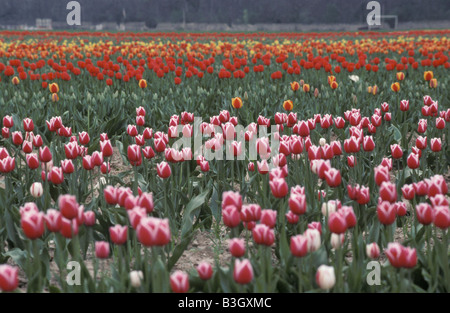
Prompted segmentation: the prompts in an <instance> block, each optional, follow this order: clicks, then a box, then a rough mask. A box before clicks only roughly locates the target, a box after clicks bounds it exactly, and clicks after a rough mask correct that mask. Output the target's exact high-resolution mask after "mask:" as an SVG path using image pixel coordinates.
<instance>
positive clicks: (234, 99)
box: [231, 97, 242, 109]
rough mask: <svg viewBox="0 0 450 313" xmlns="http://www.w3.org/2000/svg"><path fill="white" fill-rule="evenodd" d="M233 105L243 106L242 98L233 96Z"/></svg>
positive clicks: (234, 106) (236, 107)
mask: <svg viewBox="0 0 450 313" xmlns="http://www.w3.org/2000/svg"><path fill="white" fill-rule="evenodd" d="M231 106H232V107H233V108H235V109H240V108H242V99H241V98H240V97H236V98H232V99H231Z"/></svg>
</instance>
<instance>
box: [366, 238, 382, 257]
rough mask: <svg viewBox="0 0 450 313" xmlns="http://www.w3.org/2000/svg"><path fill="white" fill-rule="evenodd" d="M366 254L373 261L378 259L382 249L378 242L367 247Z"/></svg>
mask: <svg viewBox="0 0 450 313" xmlns="http://www.w3.org/2000/svg"><path fill="white" fill-rule="evenodd" d="M366 254H367V257H369V258H371V259H377V258H378V257H379V256H380V247H379V246H378V244H377V243H376V242H372V243H370V244H368V245H366Z"/></svg>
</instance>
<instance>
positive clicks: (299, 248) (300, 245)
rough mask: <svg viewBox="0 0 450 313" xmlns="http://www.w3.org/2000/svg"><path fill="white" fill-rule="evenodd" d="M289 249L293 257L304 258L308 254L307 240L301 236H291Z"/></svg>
mask: <svg viewBox="0 0 450 313" xmlns="http://www.w3.org/2000/svg"><path fill="white" fill-rule="evenodd" d="M290 249H291V254H292V255H293V256H295V257H298V258H301V257H304V256H305V255H307V254H308V238H307V237H306V236H303V235H297V236H292V237H291V245H290Z"/></svg>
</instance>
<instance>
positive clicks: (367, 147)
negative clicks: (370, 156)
mask: <svg viewBox="0 0 450 313" xmlns="http://www.w3.org/2000/svg"><path fill="white" fill-rule="evenodd" d="M363 149H364V151H373V149H375V142H374V141H373V137H372V136H365V137H364V138H363Z"/></svg>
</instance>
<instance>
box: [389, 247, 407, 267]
mask: <svg viewBox="0 0 450 313" xmlns="http://www.w3.org/2000/svg"><path fill="white" fill-rule="evenodd" d="M385 252H386V256H387V257H388V259H389V263H391V265H392V266H393V267H396V268H399V267H403V265H404V261H402V253H403V246H402V245H401V244H399V243H398V242H394V243H392V242H391V243H389V244H388V247H387V249H386V250H385Z"/></svg>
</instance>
